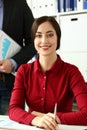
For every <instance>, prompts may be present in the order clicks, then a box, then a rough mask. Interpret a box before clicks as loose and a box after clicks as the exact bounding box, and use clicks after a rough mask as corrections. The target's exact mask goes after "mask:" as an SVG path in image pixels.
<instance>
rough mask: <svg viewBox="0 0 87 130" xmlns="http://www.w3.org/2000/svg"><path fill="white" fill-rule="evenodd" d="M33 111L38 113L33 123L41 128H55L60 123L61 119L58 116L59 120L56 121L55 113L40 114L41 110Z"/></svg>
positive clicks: (53, 129)
mask: <svg viewBox="0 0 87 130" xmlns="http://www.w3.org/2000/svg"><path fill="white" fill-rule="evenodd" d="M32 113H33V114H34V113H35V115H36V114H37V115H38V116H36V117H35V118H34V119H33V120H32V122H31V125H34V126H38V127H40V128H45V129H46V130H55V129H56V127H57V125H58V121H60V120H59V119H58V118H57V121H55V119H54V114H52V113H47V114H43V113H42V114H41V113H40V114H39V112H35V111H34V112H32Z"/></svg>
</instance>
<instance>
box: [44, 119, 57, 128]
mask: <svg viewBox="0 0 87 130" xmlns="http://www.w3.org/2000/svg"><path fill="white" fill-rule="evenodd" d="M44 122H45V124H47V126H49V128H50V129H51V130H55V128H56V126H57V124H56V122H55V120H54V118H52V117H48V118H47V117H46V119H45V121H44Z"/></svg>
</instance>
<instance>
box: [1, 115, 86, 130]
mask: <svg viewBox="0 0 87 130" xmlns="http://www.w3.org/2000/svg"><path fill="white" fill-rule="evenodd" d="M0 130H43V129H40V128H37V127H34V126H28V125H24V124H19V123H17V122H15V121H12V120H10V119H9V117H8V116H2V115H0ZM57 130H87V126H73V125H58V129H57Z"/></svg>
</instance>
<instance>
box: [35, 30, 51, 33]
mask: <svg viewBox="0 0 87 130" xmlns="http://www.w3.org/2000/svg"><path fill="white" fill-rule="evenodd" d="M52 32H53V31H51V30H49V31H47V32H46V33H52ZM36 33H42V32H36Z"/></svg>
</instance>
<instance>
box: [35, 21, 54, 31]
mask: <svg viewBox="0 0 87 130" xmlns="http://www.w3.org/2000/svg"><path fill="white" fill-rule="evenodd" d="M48 31H52V32H55V29H54V27H53V26H52V24H51V23H50V22H44V23H42V24H40V25H39V27H38V29H37V32H42V33H46V32H48Z"/></svg>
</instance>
